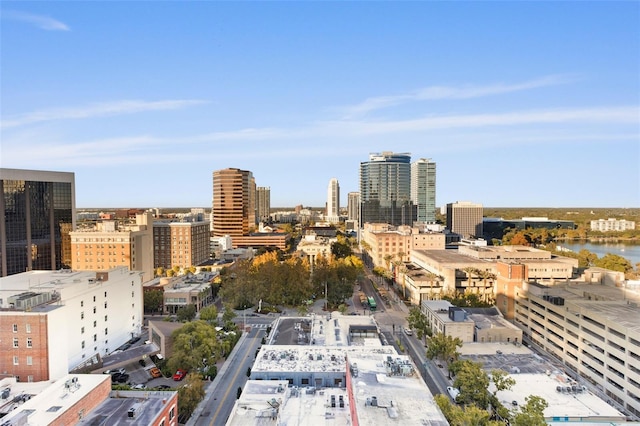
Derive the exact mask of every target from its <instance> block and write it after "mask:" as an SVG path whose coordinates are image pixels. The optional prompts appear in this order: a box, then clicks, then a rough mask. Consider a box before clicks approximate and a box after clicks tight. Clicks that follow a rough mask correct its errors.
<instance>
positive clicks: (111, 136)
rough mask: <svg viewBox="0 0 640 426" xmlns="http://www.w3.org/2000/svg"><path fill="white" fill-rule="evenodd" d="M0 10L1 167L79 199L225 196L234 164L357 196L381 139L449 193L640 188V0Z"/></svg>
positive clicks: (552, 194) (627, 198)
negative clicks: (432, 167)
mask: <svg viewBox="0 0 640 426" xmlns="http://www.w3.org/2000/svg"><path fill="white" fill-rule="evenodd" d="M0 12H2V13H1V18H2V25H1V26H0V35H1V40H2V49H0V51H1V53H0V60H1V61H2V64H3V72H2V78H1V79H0V93H1V95H0V100H1V102H2V110H1V115H0V119H1V127H0V140H1V141H2V142H1V145H0V167H3V168H12V169H29V170H47V171H61V172H73V173H75V180H76V201H77V207H78V208H79V209H81V208H91V207H104V208H109V207H126V206H145V207H208V206H211V174H212V172H213V171H215V170H220V169H225V168H239V169H242V170H248V171H251V172H252V174H253V176H254V177H255V181H256V184H257V185H258V186H263V187H270V194H271V205H272V206H274V207H280V206H282V207H285V206H295V205H298V204H302V205H305V206H313V207H322V206H324V204H325V202H326V195H327V187H326V185H327V182H328V181H329V179H330V178H332V177H335V178H336V179H338V181H339V182H340V186H341V199H340V204H341V205H342V206H346V205H347V194H348V193H349V192H354V191H358V190H359V165H360V163H361V162H364V161H367V158H368V156H369V154H370V153H373V152H383V151H393V152H408V153H411V157H412V159H415V160H417V159H419V158H430V159H432V160H433V161H434V162H435V163H437V164H438V178H437V188H436V193H437V205H438V206H443V205H445V204H447V203H452V202H455V201H464V200H468V201H473V202H476V203H481V204H483V205H484V206H487V207H492V206H494V207H500V206H513V207H532V206H539V207H638V206H640V143H639V140H640V118H639V117H640V108H639V98H640V96H639V95H640V81H639V79H638V78H637V76H638V75H639V74H640V53H639V52H640V25H638V16H639V13H640V4H638V3H637V2H615V3H611V2H589V3H582V2H543V3H522V2H517V3H486V2H483V3H470V2H469V3H466V2H464V3H463V2H453V3H443V2H403V3H386V2H378V3H322V2H320V3H306V2H305V3H302V2H301V3H224V2H197V3H193V2H189V3H178V2H164V3H152V4H141V3H130V2H126V3H108V4H107V3H95V2H87V3H78V2H71V3H68V2H50V3H46V2H3V4H2V5H1V6H0ZM141 23H143V24H141ZM132 188H133V189H132Z"/></svg>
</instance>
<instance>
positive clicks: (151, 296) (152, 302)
mask: <svg viewBox="0 0 640 426" xmlns="http://www.w3.org/2000/svg"><path fill="white" fill-rule="evenodd" d="M143 297H144V311H145V312H147V313H153V314H155V313H156V312H158V311H160V308H161V307H162V302H163V294H162V291H161V290H149V291H145V292H144V296H143Z"/></svg>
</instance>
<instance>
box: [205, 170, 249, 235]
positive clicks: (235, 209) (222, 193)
mask: <svg viewBox="0 0 640 426" xmlns="http://www.w3.org/2000/svg"><path fill="white" fill-rule="evenodd" d="M255 194H256V190H255V180H254V178H253V174H252V173H251V172H249V171H247V170H240V169H233V168H231V169H223V170H216V171H215V172H213V208H212V220H213V236H214V237H223V236H225V235H229V236H231V238H233V237H237V236H242V235H248V234H249V232H250V230H251V228H253V227H255V223H256V217H255V215H256V209H255Z"/></svg>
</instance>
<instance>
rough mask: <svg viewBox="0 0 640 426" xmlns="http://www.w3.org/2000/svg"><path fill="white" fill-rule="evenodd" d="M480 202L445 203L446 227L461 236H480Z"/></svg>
mask: <svg viewBox="0 0 640 426" xmlns="http://www.w3.org/2000/svg"><path fill="white" fill-rule="evenodd" d="M482 211H483V209H482V204H475V203H471V202H468V201H458V202H455V203H449V204H447V228H448V229H449V230H450V231H451V232H453V233H456V234H458V235H460V236H461V237H462V238H482Z"/></svg>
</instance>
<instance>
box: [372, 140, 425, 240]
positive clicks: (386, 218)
mask: <svg viewBox="0 0 640 426" xmlns="http://www.w3.org/2000/svg"><path fill="white" fill-rule="evenodd" d="M414 220H415V208H414V206H413V203H412V202H411V155H410V154H408V153H401V154H398V153H393V152H382V153H373V154H370V155H369V161H365V162H362V163H360V228H363V227H364V224H365V223H388V224H390V225H413V222H414Z"/></svg>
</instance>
